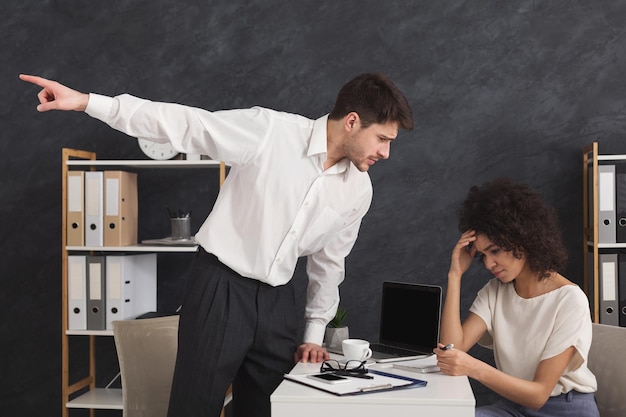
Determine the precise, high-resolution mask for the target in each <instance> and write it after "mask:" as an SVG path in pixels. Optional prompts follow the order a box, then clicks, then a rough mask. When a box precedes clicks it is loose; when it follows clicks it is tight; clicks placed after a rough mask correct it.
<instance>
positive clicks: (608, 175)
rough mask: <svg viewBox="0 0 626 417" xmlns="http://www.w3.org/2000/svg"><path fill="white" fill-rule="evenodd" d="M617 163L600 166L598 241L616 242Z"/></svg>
mask: <svg viewBox="0 0 626 417" xmlns="http://www.w3.org/2000/svg"><path fill="white" fill-rule="evenodd" d="M616 230H617V229H616V224H615V165H599V166H598V242H599V243H615V242H616V237H617V236H616V235H617V231H616Z"/></svg>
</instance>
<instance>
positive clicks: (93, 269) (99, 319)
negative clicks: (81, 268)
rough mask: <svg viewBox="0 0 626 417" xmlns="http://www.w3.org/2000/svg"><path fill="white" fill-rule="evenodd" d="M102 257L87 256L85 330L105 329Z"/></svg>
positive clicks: (103, 264)
mask: <svg viewBox="0 0 626 417" xmlns="http://www.w3.org/2000/svg"><path fill="white" fill-rule="evenodd" d="M104 267H105V263H104V256H87V280H86V282H87V330H105V329H106V315H105V308H106V304H105V303H106V298H105V297H106V293H105V284H106V281H105V275H104Z"/></svg>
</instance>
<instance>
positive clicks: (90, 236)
mask: <svg viewBox="0 0 626 417" xmlns="http://www.w3.org/2000/svg"><path fill="white" fill-rule="evenodd" d="M103 178H104V176H103V172H102V171H86V172H85V246H103V245H104V234H103V228H102V223H103V221H104V193H103V188H104V183H103V181H104V180H103Z"/></svg>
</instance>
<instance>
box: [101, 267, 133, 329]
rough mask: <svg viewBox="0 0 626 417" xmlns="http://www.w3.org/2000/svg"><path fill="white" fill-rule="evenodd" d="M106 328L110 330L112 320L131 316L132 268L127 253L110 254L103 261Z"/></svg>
mask: <svg viewBox="0 0 626 417" xmlns="http://www.w3.org/2000/svg"><path fill="white" fill-rule="evenodd" d="M104 270H105V274H106V328H107V330H112V329H113V325H112V322H113V320H126V319H130V318H133V304H132V302H133V296H132V290H133V281H134V279H133V270H132V257H131V256H129V255H119V256H118V255H110V256H107V257H106V261H105V268H104Z"/></svg>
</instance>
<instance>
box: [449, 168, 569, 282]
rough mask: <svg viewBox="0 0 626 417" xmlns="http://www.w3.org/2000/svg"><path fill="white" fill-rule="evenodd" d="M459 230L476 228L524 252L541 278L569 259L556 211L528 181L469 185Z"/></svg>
mask: <svg viewBox="0 0 626 417" xmlns="http://www.w3.org/2000/svg"><path fill="white" fill-rule="evenodd" d="M459 230H460V231H461V232H465V231H466V230H475V231H476V233H480V234H483V235H485V236H487V237H488V238H489V240H491V241H492V242H493V243H495V244H496V245H498V246H499V247H500V248H501V249H503V250H506V251H512V253H513V255H514V256H516V257H518V258H519V257H520V253H523V254H524V255H525V256H526V262H528V265H529V266H530V269H531V270H532V271H534V272H537V273H538V274H539V279H540V280H541V279H543V278H546V277H548V276H549V275H550V272H559V271H562V270H563V268H565V265H566V263H567V251H566V250H565V247H564V246H563V241H562V237H561V231H560V228H559V221H558V216H557V214H556V211H555V210H554V209H553V208H552V207H551V206H549V205H548V204H546V203H545V201H544V200H543V198H542V197H541V196H540V195H539V194H538V193H537V192H535V191H533V190H532V189H531V188H530V187H529V186H528V185H526V184H520V183H516V182H514V181H513V180H511V179H510V178H498V179H496V180H495V181H492V182H488V183H485V184H484V185H483V186H482V187H480V188H479V187H478V186H475V185H474V186H473V187H472V188H471V189H470V191H469V193H468V195H467V198H466V200H465V202H464V203H463V205H462V207H461V209H460V210H459Z"/></svg>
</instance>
